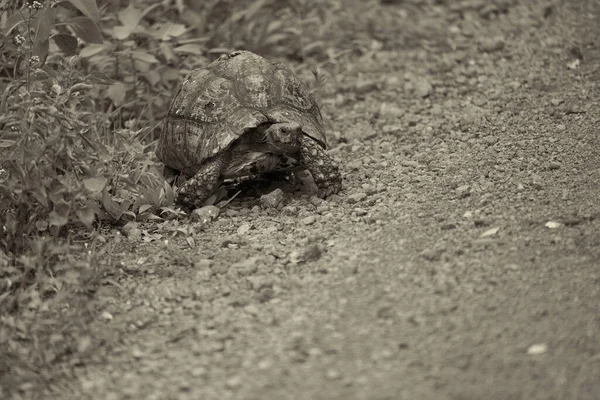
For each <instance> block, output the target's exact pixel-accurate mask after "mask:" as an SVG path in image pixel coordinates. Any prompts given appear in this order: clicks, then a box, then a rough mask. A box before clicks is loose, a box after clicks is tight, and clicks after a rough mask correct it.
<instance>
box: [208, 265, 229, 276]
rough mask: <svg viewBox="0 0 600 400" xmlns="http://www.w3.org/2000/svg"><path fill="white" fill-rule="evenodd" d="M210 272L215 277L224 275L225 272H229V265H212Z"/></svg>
mask: <svg viewBox="0 0 600 400" xmlns="http://www.w3.org/2000/svg"><path fill="white" fill-rule="evenodd" d="M210 270H211V271H212V273H213V274H215V275H221V274H226V273H227V271H228V270H229V265H228V264H225V263H220V264H213V265H212V266H211V268H210Z"/></svg>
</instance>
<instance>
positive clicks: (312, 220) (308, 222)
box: [301, 215, 317, 225]
mask: <svg viewBox="0 0 600 400" xmlns="http://www.w3.org/2000/svg"><path fill="white" fill-rule="evenodd" d="M301 221H302V223H303V224H304V225H312V224H314V223H315V222H316V221H317V218H316V217H315V216H314V215H309V216H308V217H305V218H302V220H301Z"/></svg>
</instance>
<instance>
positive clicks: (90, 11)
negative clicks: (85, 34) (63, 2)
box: [69, 0, 100, 23]
mask: <svg viewBox="0 0 600 400" xmlns="http://www.w3.org/2000/svg"><path fill="white" fill-rule="evenodd" d="M69 2H71V4H73V5H74V6H75V7H76V8H77V9H78V10H79V11H81V13H82V14H83V15H85V16H86V17H88V18H89V19H91V20H92V21H94V22H96V23H99V22H100V12H99V11H98V5H97V4H96V0H69Z"/></svg>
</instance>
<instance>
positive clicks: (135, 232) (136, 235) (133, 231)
mask: <svg viewBox="0 0 600 400" xmlns="http://www.w3.org/2000/svg"><path fill="white" fill-rule="evenodd" d="M121 232H123V235H125V236H126V237H127V238H128V239H130V240H139V239H141V238H142V231H141V230H140V229H139V228H138V224H137V222H135V221H129V222H128V223H126V224H125V226H123V228H121Z"/></svg>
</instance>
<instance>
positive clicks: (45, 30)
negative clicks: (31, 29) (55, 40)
mask: <svg viewBox="0 0 600 400" xmlns="http://www.w3.org/2000/svg"><path fill="white" fill-rule="evenodd" d="M55 15H56V8H51V7H48V8H44V9H43V10H42V11H41V13H40V15H39V17H37V18H36V22H35V25H34V26H35V40H34V43H40V42H44V41H46V40H48V39H49V38H50V30H51V29H52V26H53V25H54V17H55Z"/></svg>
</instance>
